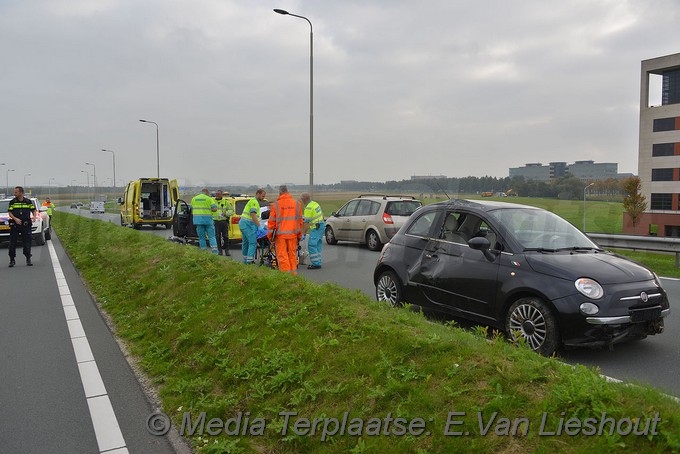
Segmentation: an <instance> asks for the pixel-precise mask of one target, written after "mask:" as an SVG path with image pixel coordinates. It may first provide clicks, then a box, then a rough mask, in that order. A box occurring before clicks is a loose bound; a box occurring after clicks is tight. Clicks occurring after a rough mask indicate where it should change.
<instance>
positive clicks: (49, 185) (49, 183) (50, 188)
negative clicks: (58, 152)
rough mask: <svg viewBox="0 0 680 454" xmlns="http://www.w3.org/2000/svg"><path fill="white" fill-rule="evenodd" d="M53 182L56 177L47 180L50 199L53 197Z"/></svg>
mask: <svg viewBox="0 0 680 454" xmlns="http://www.w3.org/2000/svg"><path fill="white" fill-rule="evenodd" d="M52 180H54V177H52V178H50V179H49V180H47V189H48V191H49V193H50V197H52Z"/></svg>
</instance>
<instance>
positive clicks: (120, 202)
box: [118, 197, 123, 205]
mask: <svg viewBox="0 0 680 454" xmlns="http://www.w3.org/2000/svg"><path fill="white" fill-rule="evenodd" d="M118 204H119V205H122V204H123V198H122V197H118Z"/></svg>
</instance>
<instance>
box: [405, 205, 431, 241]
mask: <svg viewBox="0 0 680 454" xmlns="http://www.w3.org/2000/svg"><path fill="white" fill-rule="evenodd" d="M437 214H438V212H437V211H430V212H429V213H425V214H423V215H421V216H419V217H418V219H416V220H415V221H414V222H413V224H411V225H410V226H409V228H408V230H407V231H406V234H407V235H413V236H420V237H429V236H430V232H432V226H433V224H434V221H435V220H436V219H437Z"/></svg>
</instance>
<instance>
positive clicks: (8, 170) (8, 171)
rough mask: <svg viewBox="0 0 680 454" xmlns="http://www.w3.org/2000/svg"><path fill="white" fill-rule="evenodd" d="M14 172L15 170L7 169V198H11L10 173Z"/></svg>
mask: <svg viewBox="0 0 680 454" xmlns="http://www.w3.org/2000/svg"><path fill="white" fill-rule="evenodd" d="M10 172H14V169H7V182H6V183H7V197H9V173H10Z"/></svg>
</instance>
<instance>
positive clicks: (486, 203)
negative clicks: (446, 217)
mask: <svg viewBox="0 0 680 454" xmlns="http://www.w3.org/2000/svg"><path fill="white" fill-rule="evenodd" d="M429 206H432V207H446V208H472V209H478V210H481V211H494V210H507V209H517V208H525V209H530V210H541V209H542V208H537V207H532V206H529V205H522V204H519V203H510V202H500V201H496V200H468V199H449V200H445V201H443V202H437V203H433V204H431V205H429Z"/></svg>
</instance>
